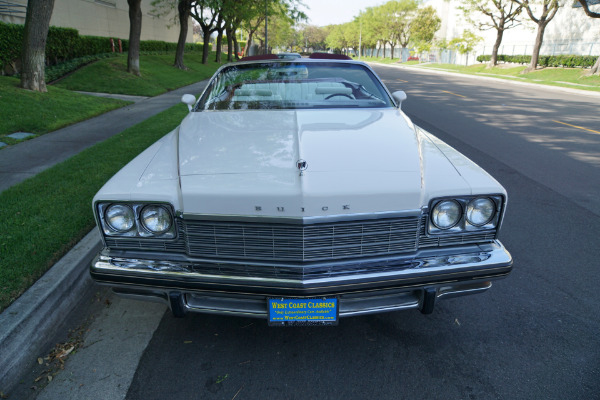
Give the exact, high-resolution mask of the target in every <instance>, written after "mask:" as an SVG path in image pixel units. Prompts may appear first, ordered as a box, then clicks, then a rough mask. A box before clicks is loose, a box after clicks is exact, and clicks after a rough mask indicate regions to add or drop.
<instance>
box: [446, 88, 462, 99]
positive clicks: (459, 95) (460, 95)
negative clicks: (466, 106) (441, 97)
mask: <svg viewBox="0 0 600 400" xmlns="http://www.w3.org/2000/svg"><path fill="white" fill-rule="evenodd" d="M442 92H444V93H449V94H452V95H454V96H458V97H464V98H466V97H467V96H463V95H462V94H456V93H452V92H449V91H447V90H442Z"/></svg>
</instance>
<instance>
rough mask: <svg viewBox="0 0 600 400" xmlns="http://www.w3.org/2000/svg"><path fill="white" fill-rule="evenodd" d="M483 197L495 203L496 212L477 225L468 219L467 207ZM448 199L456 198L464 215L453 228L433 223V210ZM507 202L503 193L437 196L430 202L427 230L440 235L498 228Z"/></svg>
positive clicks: (432, 234)
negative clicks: (445, 227)
mask: <svg viewBox="0 0 600 400" xmlns="http://www.w3.org/2000/svg"><path fill="white" fill-rule="evenodd" d="M481 198H486V199H489V200H491V201H492V202H493V203H494V214H493V216H492V217H491V218H490V220H489V221H487V222H486V223H484V224H481V225H475V224H472V223H471V222H470V221H469V220H468V219H467V207H468V205H469V204H470V203H471V202H473V201H475V200H477V199H481ZM448 200H454V201H456V202H457V203H458V204H459V205H460V206H461V208H462V215H461V217H460V219H459V221H458V223H457V224H455V225H453V226H452V227H451V228H447V229H441V228H439V227H437V226H436V225H435V224H434V223H433V218H432V215H433V210H434V208H435V207H436V206H437V205H438V204H440V203H441V202H444V201H448ZM505 203H506V198H505V196H504V195H503V194H480V195H470V196H446V197H436V198H434V199H432V200H431V201H430V202H429V207H428V212H427V214H428V217H427V229H426V232H427V234H428V235H431V236H439V235H447V234H457V233H459V234H460V233H472V232H485V231H493V230H498V229H499V228H500V223H501V219H502V215H503V213H504V208H505Z"/></svg>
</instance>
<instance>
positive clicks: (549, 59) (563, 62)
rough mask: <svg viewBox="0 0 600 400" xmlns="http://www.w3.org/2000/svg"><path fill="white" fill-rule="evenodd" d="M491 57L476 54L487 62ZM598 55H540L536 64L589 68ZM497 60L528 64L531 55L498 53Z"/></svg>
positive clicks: (480, 59)
mask: <svg viewBox="0 0 600 400" xmlns="http://www.w3.org/2000/svg"><path fill="white" fill-rule="evenodd" d="M491 59H492V56H491V55H481V56H477V61H478V62H489V61H490V60H491ZM597 59H598V56H576V55H572V54H568V55H565V54H563V55H557V56H540V57H539V58H538V65H539V66H540V67H565V68H575V67H583V68H589V67H592V66H593V65H594V63H595V62H596V60H597ZM498 61H500V62H508V63H515V64H530V63H531V56H526V55H516V56H515V55H513V56H509V55H504V54H498Z"/></svg>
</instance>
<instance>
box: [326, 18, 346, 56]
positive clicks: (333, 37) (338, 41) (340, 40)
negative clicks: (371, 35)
mask: <svg viewBox="0 0 600 400" xmlns="http://www.w3.org/2000/svg"><path fill="white" fill-rule="evenodd" d="M326 43H327V47H329V48H330V49H332V50H334V51H336V50H337V51H340V52H344V51H345V50H346V49H347V48H348V43H347V42H346V37H345V35H344V28H343V27H342V24H339V25H333V26H332V27H331V30H330V31H329V35H327V40H326Z"/></svg>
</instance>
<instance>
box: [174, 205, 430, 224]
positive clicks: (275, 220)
mask: <svg viewBox="0 0 600 400" xmlns="http://www.w3.org/2000/svg"><path fill="white" fill-rule="evenodd" d="M176 215H177V216H178V217H181V218H183V219H188V220H205V221H235V222H265V223H272V224H299V225H311V224H320V223H331V222H342V221H354V220H368V219H383V218H402V217H420V216H421V210H420V209H418V210H406V211H382V212H375V213H357V214H336V215H326V216H312V217H286V216H279V215H234V214H231V215H225V214H192V213H184V212H181V211H177V212H176Z"/></svg>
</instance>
